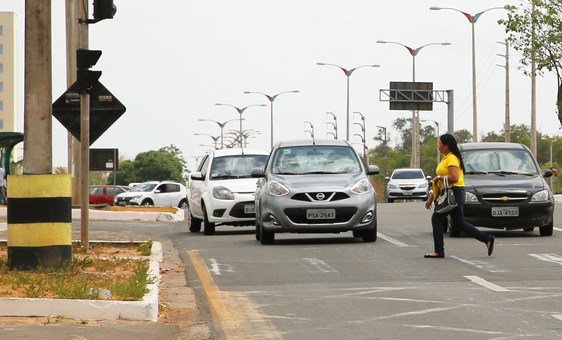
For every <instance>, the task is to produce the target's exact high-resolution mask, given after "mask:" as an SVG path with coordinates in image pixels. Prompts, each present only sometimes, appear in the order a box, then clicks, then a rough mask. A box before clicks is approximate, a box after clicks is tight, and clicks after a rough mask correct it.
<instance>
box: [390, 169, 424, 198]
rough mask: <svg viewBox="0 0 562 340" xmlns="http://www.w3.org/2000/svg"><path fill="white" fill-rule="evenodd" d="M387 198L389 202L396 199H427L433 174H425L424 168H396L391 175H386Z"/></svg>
mask: <svg viewBox="0 0 562 340" xmlns="http://www.w3.org/2000/svg"><path fill="white" fill-rule="evenodd" d="M385 179H386V180H388V183H387V185H386V199H387V201H388V203H392V202H394V200H395V199H401V198H402V199H421V200H424V201H425V200H427V195H428V194H429V181H430V180H431V176H425V174H424V173H423V170H422V169H416V168H400V169H395V170H394V171H393V172H392V174H391V175H390V177H386V178H385Z"/></svg>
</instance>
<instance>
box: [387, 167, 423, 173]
mask: <svg viewBox="0 0 562 340" xmlns="http://www.w3.org/2000/svg"><path fill="white" fill-rule="evenodd" d="M394 171H398V172H400V171H421V172H423V170H422V169H420V168H398V169H394Z"/></svg>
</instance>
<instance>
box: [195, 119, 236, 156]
mask: <svg viewBox="0 0 562 340" xmlns="http://www.w3.org/2000/svg"><path fill="white" fill-rule="evenodd" d="M239 119H241V118H235V119H230V120H227V121H225V122H219V121H216V120H214V119H206V118H205V119H203V118H199V119H197V120H198V121H200V122H215V123H217V125H218V126H219V127H220V129H221V149H224V141H223V132H224V127H225V125H226V124H227V123H229V122H233V121H235V120H239ZM242 120H244V119H243V118H242Z"/></svg>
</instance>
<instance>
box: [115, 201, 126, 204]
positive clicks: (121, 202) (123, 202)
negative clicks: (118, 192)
mask: <svg viewBox="0 0 562 340" xmlns="http://www.w3.org/2000/svg"><path fill="white" fill-rule="evenodd" d="M115 204H117V205H127V202H125V201H117V202H115Z"/></svg>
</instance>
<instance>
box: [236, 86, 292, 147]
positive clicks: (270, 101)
mask: <svg viewBox="0 0 562 340" xmlns="http://www.w3.org/2000/svg"><path fill="white" fill-rule="evenodd" d="M299 92H300V91H299V90H293V91H283V92H279V93H277V94H274V95H273V96H270V95H268V94H265V93H263V92H258V91H244V94H252V93H257V94H261V95H263V96H265V97H266V98H267V100H269V103H270V107H271V118H270V120H271V122H270V129H271V149H273V102H274V101H275V99H276V98H277V97H278V96H280V95H282V94H284V93H299Z"/></svg>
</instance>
